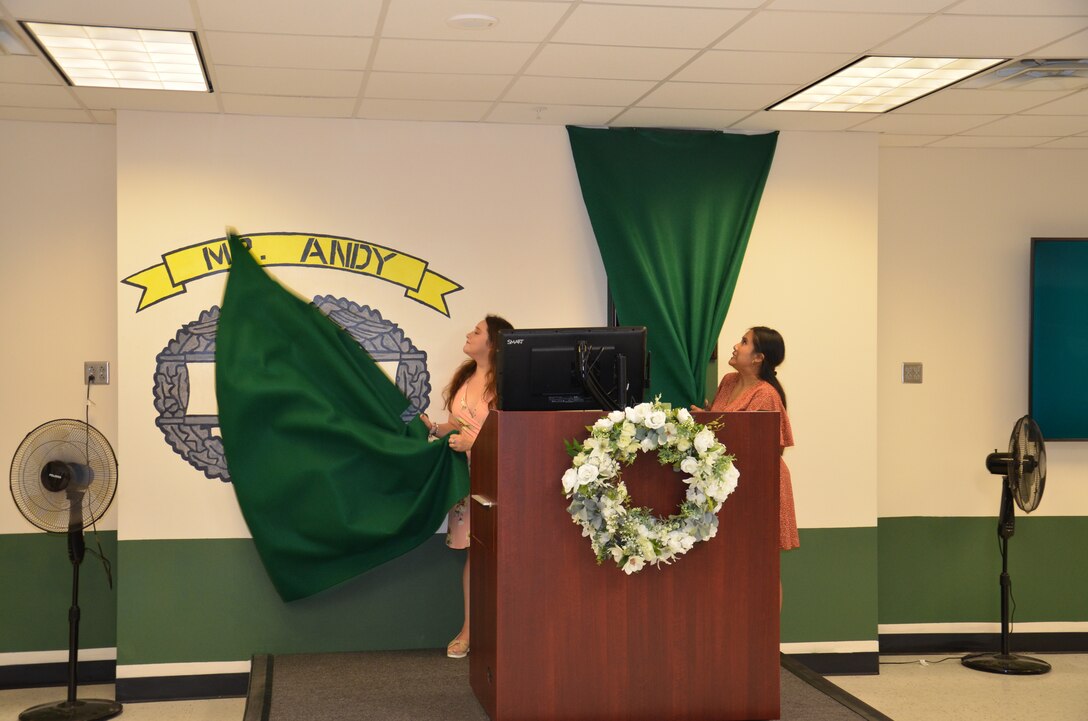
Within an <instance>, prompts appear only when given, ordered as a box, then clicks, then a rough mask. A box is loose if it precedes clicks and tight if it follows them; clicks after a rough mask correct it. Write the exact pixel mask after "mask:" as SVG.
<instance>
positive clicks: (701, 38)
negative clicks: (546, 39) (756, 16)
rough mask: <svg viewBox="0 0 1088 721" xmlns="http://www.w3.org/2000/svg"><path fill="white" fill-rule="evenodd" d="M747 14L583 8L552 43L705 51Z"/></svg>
mask: <svg viewBox="0 0 1088 721" xmlns="http://www.w3.org/2000/svg"><path fill="white" fill-rule="evenodd" d="M748 14H749V13H748V11H746V10H720V9H713V8H680V7H676V8H663V7H650V6H632V5H593V4H581V5H579V6H578V7H577V8H575V10H574V12H573V13H571V14H570V16H569V17H568V18H567V20H566V22H564V23H563V25H562V27H560V28H559V30H558V31H557V32H556V33H555V35H554V36H553V37H552V40H553V41H555V42H560V43H584V44H587V45H635V46H642V47H658V48H704V47H707V46H708V45H710V44H711V43H713V42H715V41H717V39H718V38H719V37H721V35H722V34H723V33H725V32H726V31H728V30H729V29H730V28H732V27H733V26H735V25H736V24H737V23H739V22H740V21H741V20H743V19H744V18H745V17H747V16H748Z"/></svg>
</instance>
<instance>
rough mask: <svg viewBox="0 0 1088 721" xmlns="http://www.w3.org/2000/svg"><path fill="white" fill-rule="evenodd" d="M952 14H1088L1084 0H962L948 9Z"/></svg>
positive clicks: (1087, 6)
mask: <svg viewBox="0 0 1088 721" xmlns="http://www.w3.org/2000/svg"><path fill="white" fill-rule="evenodd" d="M948 12H949V13H950V14H954V15H1069V16H1075V15H1082V16H1088V4H1085V3H1084V0H1031V2H1030V3H1027V4H1025V3H1024V0H963V1H962V2H959V3H956V4H955V5H954V6H953V7H952V8H950V9H949V11H948Z"/></svg>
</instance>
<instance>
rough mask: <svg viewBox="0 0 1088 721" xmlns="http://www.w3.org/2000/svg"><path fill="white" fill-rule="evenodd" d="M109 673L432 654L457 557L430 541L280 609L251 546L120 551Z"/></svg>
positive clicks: (206, 544)
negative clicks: (254, 660) (283, 656)
mask: <svg viewBox="0 0 1088 721" xmlns="http://www.w3.org/2000/svg"><path fill="white" fill-rule="evenodd" d="M119 551H120V556H121V562H122V563H123V564H124V568H125V577H126V578H128V579H139V582H138V583H128V584H122V585H121V587H120V594H119V598H118V627H117V637H118V649H117V662H118V664H146V663H183V662H199V661H239V660H247V659H249V657H250V656H252V655H253V654H255V653H306V652H315V653H316V652H333V651H365V650H375V649H401V648H439V647H444V646H445V645H446V643H447V642H448V641H449V640H450V639H451V638H453V636H454V635H455V634H456V633H457V631H458V630H459V629H460V628H461V614H462V600H461V569H462V567H463V563H464V558H465V552H463V551H451V550H450V549H448V548H446V546H445V541H444V538H443V536H441V535H436V536H434V538H432V539H430V540H428V541H427V542H425V543H424V544H423V545H422V546H420V547H418V548H416V549H415V550H413V551H412V552H410V553H408V554H406V555H404V556H401V557H400V558H397V559H394V560H393V561H390V562H389V563H386V564H384V565H382V566H379V567H378V568H375V569H373V570H372V571H369V572H368V573H365V574H363V575H362V576H359V577H358V578H355V579H353V580H351V581H349V582H347V583H345V584H342V585H341V586H339V587H337V588H334V589H331V590H329V591H326V592H324V593H322V594H319V595H317V596H314V597H311V598H308V599H302V600H300V601H295V602H292V603H284V602H283V601H282V600H280V598H279V596H278V595H277V594H276V592H275V590H274V589H273V588H272V584H271V583H270V582H269V580H268V576H267V575H266V574H265V571H264V567H263V566H262V565H261V562H260V559H259V557H258V556H257V551H256V549H255V548H254V546H253V542H252V540H250V539H226V540H223V539H219V540H211V539H207V540H167V541H121V544H120V549H119Z"/></svg>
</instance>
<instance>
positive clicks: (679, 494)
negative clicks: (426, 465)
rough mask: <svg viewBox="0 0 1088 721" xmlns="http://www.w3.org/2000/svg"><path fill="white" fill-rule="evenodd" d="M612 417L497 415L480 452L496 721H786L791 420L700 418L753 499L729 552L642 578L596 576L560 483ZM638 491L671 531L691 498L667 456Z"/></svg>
mask: <svg viewBox="0 0 1088 721" xmlns="http://www.w3.org/2000/svg"><path fill="white" fill-rule="evenodd" d="M600 415H601V414H600V413H598V412H579V411H564V412H510V411H506V412H504V411H493V412H492V413H491V414H490V415H489V416H488V419H487V422H486V423H485V424H484V427H483V429H482V431H481V432H480V435H479V437H478V439H477V440H476V443H475V446H474V448H473V451H472V494H473V500H472V502H471V504H470V505H471V508H472V510H471V514H472V517H471V528H472V542H471V550H470V554H471V558H472V568H471V603H470V613H471V621H472V651H471V653H470V654H469V659H470V668H469V676H470V681H471V684H472V689H473V692H474V693H475V694H476V697H477V698H478V699H479V700H480V703H481V704H482V705H483V707H484V710H485V711H486V712H487V714H488V715H489V716H490V717H491V719H492V721H643V720H645V721H663V720H665V719H667V720H668V721H711V720H713V721H733V720H740V719H746V720H747V719H777V718H778V717H779V650H778V649H779V646H778V639H779V634H778V616H779V612H778V606H779V586H778V478H779V450H778V439H779V425H778V424H779V419H778V414H777V413H726V414H719V413H697V414H694V415H695V416H696V418H697V420H699V421H700V422H703V423H706V422H708V421H709V420H710V419H712V418H716V417H719V416H720V417H721V418H722V420H723V427H722V428H720V429H719V431H718V437H719V439H720V440H721V441H722V442H723V443H724V444H725V447H726V449H727V450H728V452H729V453H732V454H733V455H734V456H736V465H737V468H738V469H739V470H740V481H739V485H738V487H737V490H736V491H734V492H733V494H732V495H731V496H730V497H729V499H728V500H726V502H725V505H724V506H722V510H721V511H720V513H719V516H718V517H719V527H718V534H717V536H715V537H714V538H713V539H711V540H710V541H708V542H703V543H698V544H696V546H695V547H694V548H692V550H691V551H689V552H688V553H687V554H685V555H683V556H681V557H680V558H679V559H677V561H676V562H675V563H674V564H673V565H671V566H662V567H661V568H652V567H647V568H645V569H643V570H642V571H641V572H639V573H637V574H634V575H631V576H628V575H626V574H624V573H623V571H622V570H620V569H619V568H618V567H616V565H615V564H614V563H612V562H611V561H606V562H605V563H604V564H602V565H600V566H598V565H597V562H596V558H595V557H594V554H593V551H592V550H591V549H590V545H589V539H587V538H584V537H582V535H581V529H580V528H579V527H578V526H576V525H575V524H574V523H573V521H572V520H571V518H570V515H569V514H568V513H567V510H566V508H567V505H568V503H569V502H568V501H567V499H566V498H564V497H563V490H562V485H561V483H560V477H561V476H562V475H563V471H564V470H566V468H567V467H568V466H569V465H570V457H569V456H568V455H567V454H566V452H565V451H564V445H563V441H564V440H565V439H584V438H585V437H586V436H587V435H588V433H587V431H586V426H588V425H591V424H592V423H593V422H594V421H595V420H596V419H597V418H599V417H600ZM623 479H624V481H625V482H626V483H627V486H628V489H629V491H630V494H631V502H632V503H633V504H634V505H640V506H649V507H651V508H653V509H654V510H655V512H656V513H657V515H669V514H672V513H675V509H676V508H677V507H678V505H679V503H680V501H681V499H682V498H683V492H684V488H685V486H684V484H683V483H681V482H680V479H679V476H678V474H676V473H675V472H674V471H673V470H672V469H671V468H670V467H668V466H665V467H662V466H660V465H659V464H658V462H657V458H656V454H654V453H652V452H651V453H644V454H641V456H640V458H639V460H638V461H637V462H636V463H635V464H634V465H632V466H630V467H628V468H626V469H624V472H623Z"/></svg>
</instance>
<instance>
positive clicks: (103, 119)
mask: <svg viewBox="0 0 1088 721" xmlns="http://www.w3.org/2000/svg"><path fill="white" fill-rule="evenodd" d="M91 115H93V116H94V119H95V122H97V123H101V124H102V125H117V111H116V110H92V111H91Z"/></svg>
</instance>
